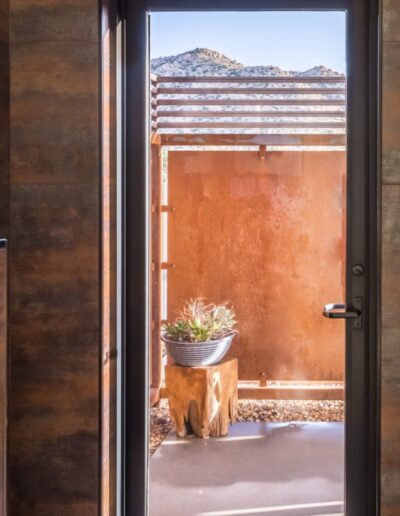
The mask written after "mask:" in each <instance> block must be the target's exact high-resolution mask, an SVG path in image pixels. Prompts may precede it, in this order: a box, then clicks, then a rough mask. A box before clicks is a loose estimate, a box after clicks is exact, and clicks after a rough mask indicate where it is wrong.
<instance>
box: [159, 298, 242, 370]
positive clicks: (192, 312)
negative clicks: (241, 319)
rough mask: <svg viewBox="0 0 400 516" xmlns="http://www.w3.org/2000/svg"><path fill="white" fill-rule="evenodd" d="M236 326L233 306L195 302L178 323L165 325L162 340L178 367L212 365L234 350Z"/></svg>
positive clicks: (183, 311) (182, 313) (188, 305)
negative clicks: (231, 349)
mask: <svg viewBox="0 0 400 516" xmlns="http://www.w3.org/2000/svg"><path fill="white" fill-rule="evenodd" d="M235 326H236V320H235V313H234V311H233V309H232V307H228V306H227V305H226V304H222V305H215V304H206V303H205V302H204V299H202V298H197V299H194V300H193V299H191V300H190V301H187V302H186V303H185V306H184V308H183V310H182V312H181V313H180V316H179V317H178V318H177V319H176V320H175V322H172V323H167V324H165V325H164V326H163V333H162V335H161V339H162V340H163V342H164V343H165V347H166V349H167V352H168V353H169V355H170V356H171V357H172V358H173V360H174V361H175V363H176V364H178V365H183V366H191V367H196V366H197V367H199V366H206V365H212V364H216V363H217V362H219V361H220V360H222V358H223V357H224V356H225V354H226V353H227V351H228V349H229V348H230V346H231V344H232V340H233V338H234V336H235V335H236V333H237V331H236V330H235Z"/></svg>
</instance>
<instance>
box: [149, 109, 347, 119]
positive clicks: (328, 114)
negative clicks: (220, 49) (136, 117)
mask: <svg viewBox="0 0 400 516" xmlns="http://www.w3.org/2000/svg"><path fill="white" fill-rule="evenodd" d="M151 115H152V117H153V118H155V117H158V118H160V117H163V118H199V117H201V118H211V117H216V118H236V117H245V118H246V117H247V118H263V117H268V118H293V117H297V118H317V117H321V118H343V117H345V116H346V112H345V111H273V110H268V111H266V110H263V111H242V110H241V111H199V110H193V111H190V110H189V111H184V110H182V111H169V110H158V111H157V112H156V111H152V114H151Z"/></svg>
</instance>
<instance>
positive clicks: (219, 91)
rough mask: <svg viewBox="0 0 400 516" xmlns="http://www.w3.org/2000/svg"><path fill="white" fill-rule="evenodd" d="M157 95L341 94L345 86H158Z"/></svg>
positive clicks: (344, 91) (344, 90)
mask: <svg viewBox="0 0 400 516" xmlns="http://www.w3.org/2000/svg"><path fill="white" fill-rule="evenodd" d="M157 93H158V94H159V95H333V94H338V95H343V94H344V93H346V88H259V87H257V88H234V87H232V88H168V87H163V86H161V87H158V89H157Z"/></svg>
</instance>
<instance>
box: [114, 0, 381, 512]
mask: <svg viewBox="0 0 400 516" xmlns="http://www.w3.org/2000/svg"><path fill="white" fill-rule="evenodd" d="M257 10H260V11H261V10H265V11H267V10H275V11H279V10H280V11H284V10H293V11H296V10H297V11H299V10H310V11H311V10H315V11H318V10H324V11H329V10H344V11H347V14H348V16H347V58H348V146H347V152H348V154H347V175H348V185H347V186H348V199H347V201H348V210H347V228H348V229H347V231H348V240H347V266H346V269H347V274H346V281H347V299H346V303H347V304H348V305H349V306H351V305H353V304H354V302H355V298H362V302H363V329H357V328H354V327H353V326H352V321H351V320H349V321H348V322H347V327H346V493H345V495H346V515H347V516H372V515H378V514H379V512H380V508H379V480H380V479H379V448H380V446H379V443H380V435H379V426H380V425H379V422H380V419H379V414H380V406H379V385H380V376H379V368H380V363H379V339H378V333H379V306H380V297H379V284H380V281H379V253H378V249H379V242H380V239H379V231H378V227H379V225H378V222H379V216H378V213H379V209H380V207H379V196H380V189H379V178H380V166H379V163H380V144H379V141H380V129H379V127H380V100H379V99H380V44H379V41H380V40H379V37H380V13H379V0H121V5H120V16H121V19H122V20H124V38H123V41H124V56H125V60H124V63H123V74H124V81H122V82H123V90H124V91H122V92H121V93H122V98H123V99H124V105H123V117H122V118H123V119H124V126H123V130H124V138H123V139H122V140H123V141H124V142H125V144H124V145H123V149H122V154H123V158H124V170H123V191H124V213H123V219H124V224H123V235H122V241H123V253H122V254H123V257H122V258H123V264H122V270H123V273H122V274H123V280H122V297H123V300H124V304H123V305H124V308H123V314H122V317H123V329H124V332H123V333H124V336H125V338H124V342H123V346H122V350H123V356H122V364H123V370H124V371H125V373H124V375H123V378H122V392H121V395H122V403H123V410H122V421H121V428H122V436H121V443H122V456H123V460H122V468H123V471H121V476H122V479H123V482H122V483H121V492H120V493H119V496H120V497H121V500H122V506H123V507H124V508H125V511H124V514H125V515H126V516H146V515H147V497H148V431H149V428H148V419H149V409H148V407H149V394H148V344H149V330H148V328H149V313H148V312H149V311H148V292H149V270H148V246H149V242H148V217H149V215H148V213H149V210H148V204H149V199H148V198H149V180H148V174H149V166H148V162H149V147H150V142H149V120H150V116H149V108H148V106H149V102H148V100H149V99H148V91H149V73H148V63H149V52H148V46H149V12H151V11H257ZM327 230H329V228H327ZM356 263H361V264H363V265H364V268H365V273H364V274H363V275H362V276H356V275H354V274H353V273H352V266H353V265H354V264H356ZM329 301H331V300H329V299H328V300H327V302H329ZM171 516H172V515H171Z"/></svg>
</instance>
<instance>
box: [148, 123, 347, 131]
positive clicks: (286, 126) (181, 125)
mask: <svg viewBox="0 0 400 516" xmlns="http://www.w3.org/2000/svg"><path fill="white" fill-rule="evenodd" d="M153 127H157V128H159V129H194V128H210V129H232V128H238V129H261V128H263V129H274V128H279V129H344V128H345V127H346V122H311V123H310V122H212V121H210V122H191V121H187V122H157V125H153Z"/></svg>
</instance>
